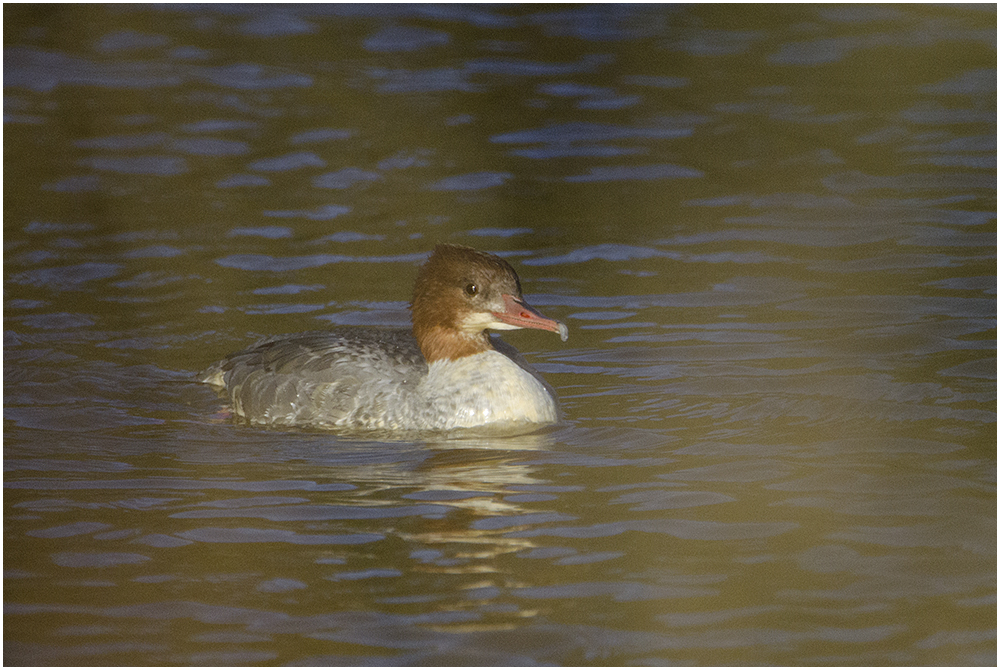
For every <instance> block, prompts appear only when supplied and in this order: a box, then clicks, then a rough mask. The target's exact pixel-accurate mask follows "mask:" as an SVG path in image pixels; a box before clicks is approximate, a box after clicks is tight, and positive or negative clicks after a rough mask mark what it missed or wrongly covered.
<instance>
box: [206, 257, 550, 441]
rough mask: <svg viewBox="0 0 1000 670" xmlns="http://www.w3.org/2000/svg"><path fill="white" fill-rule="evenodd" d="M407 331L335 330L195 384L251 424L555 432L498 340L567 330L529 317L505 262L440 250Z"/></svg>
mask: <svg viewBox="0 0 1000 670" xmlns="http://www.w3.org/2000/svg"><path fill="white" fill-rule="evenodd" d="M409 308H410V313H411V321H412V328H411V329H398V328H396V329H393V328H373V327H351V326H347V327H338V328H332V329H327V330H321V331H312V332H305V333H301V334H296V335H291V336H280V337H270V338H265V339H263V340H260V341H258V342H256V343H255V344H253V345H252V346H250V347H248V348H246V349H243V350H242V351H237V352H235V353H233V354H230V355H228V356H226V357H225V358H223V359H222V360H220V361H218V362H217V363H214V364H213V365H211V366H210V367H209V368H208V369H206V370H205V371H204V372H202V373H201V374H200V375H199V381H201V382H204V383H206V384H208V385H210V386H212V387H214V388H215V389H216V390H217V391H218V392H219V394H220V395H221V396H223V397H224V398H225V399H226V400H228V404H229V407H230V411H231V413H232V414H233V415H235V416H236V417H239V418H240V419H243V420H244V421H246V422H248V423H250V424H257V425H268V426H286V427H308V428H319V429H325V430H346V431H368V430H379V431H434V432H440V431H452V430H460V429H477V428H503V429H510V430H511V432H525V430H526V429H527V430H534V429H535V428H537V427H540V426H544V425H548V424H554V423H558V422H559V421H560V420H561V416H562V415H561V411H560V409H559V405H558V403H557V401H556V394H555V391H554V390H553V389H552V387H551V386H550V385H549V384H548V383H547V382H546V381H545V380H544V379H543V378H542V376H541V375H540V374H539V373H538V372H537V371H536V370H535V369H534V368H532V367H531V366H530V365H529V364H528V362H527V361H526V360H525V359H524V357H523V356H522V355H521V354H520V353H519V352H518V351H517V350H516V349H515V348H514V347H512V346H510V345H508V344H506V343H505V342H504V341H503V340H501V339H499V338H498V337H495V336H491V335H490V333H489V331H491V330H514V329H524V328H527V329H537V330H544V331H551V332H554V333H557V334H558V335H559V336H560V338H561V339H562V341H563V342H565V341H566V339H567V337H568V329H567V327H566V325H565V324H563V323H561V322H559V321H556V320H554V319H550V318H548V317H546V316H544V315H543V314H542V313H540V312H539V311H538V310H536V309H534V308H533V307H531V306H530V305H529V304H528V303H527V302H526V301H525V299H524V296H523V294H522V291H521V280H520V279H519V278H518V276H517V273H516V272H515V271H514V268H512V267H511V266H510V264H509V263H507V261H505V260H503V259H502V258H500V257H499V256H496V255H493V254H490V253H486V252H483V251H477V250H475V249H472V248H470V247H466V246H460V245H455V244H439V245H437V246H436V247H435V248H434V250H433V252H432V253H431V254H430V256H429V257H428V258H427V260H426V261H425V262H424V264H423V265H422V266H421V267H420V269H419V271H418V273H417V278H416V281H415V284H414V288H413V295H412V300H411V302H410V305H409Z"/></svg>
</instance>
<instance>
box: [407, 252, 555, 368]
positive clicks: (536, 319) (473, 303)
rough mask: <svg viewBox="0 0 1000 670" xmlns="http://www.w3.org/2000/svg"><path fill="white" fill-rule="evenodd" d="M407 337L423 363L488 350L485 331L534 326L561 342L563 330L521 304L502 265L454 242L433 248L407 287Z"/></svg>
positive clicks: (512, 276) (513, 278) (517, 287)
mask: <svg viewBox="0 0 1000 670" xmlns="http://www.w3.org/2000/svg"><path fill="white" fill-rule="evenodd" d="M410 310H411V311H412V313H413V335H414V336H415V337H416V338H417V342H418V343H419V344H420V350H421V351H422V352H423V354H424V358H426V359H427V362H428V363H432V362H434V361H436V360H441V359H454V358H461V357H462V356H470V355H472V354H478V353H481V352H483V351H488V350H489V349H492V348H493V347H492V346H491V345H490V340H489V336H488V335H487V334H486V329H488V328H493V329H496V330H511V329H515V328H538V329H540V330H550V331H552V332H555V333H559V334H560V335H561V336H562V339H563V340H565V339H566V333H567V329H566V326H564V325H563V324H561V323H559V322H558V321H555V320H553V319H550V318H548V317H545V316H543V315H542V314H540V313H539V312H538V311H536V310H535V309H533V308H532V307H530V306H529V305H528V304H527V303H525V302H524V297H523V296H522V295H521V282H520V280H519V279H518V277H517V273H516V272H514V268H512V267H511V266H510V265H509V264H508V263H507V261H505V260H503V259H502V258H498V257H497V256H494V255H493V254H487V253H484V252H482V251H476V250H475V249H471V248H469V247H462V246H458V245H454V244H439V245H437V246H436V247H434V252H433V253H432V254H431V255H430V258H428V259H427V261H426V262H425V263H424V264H423V266H422V267H421V268H420V272H419V273H418V274H417V282H416V284H415V286H414V288H413V302H412V303H411V304H410Z"/></svg>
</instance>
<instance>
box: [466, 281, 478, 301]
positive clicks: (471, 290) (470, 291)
mask: <svg viewBox="0 0 1000 670" xmlns="http://www.w3.org/2000/svg"><path fill="white" fill-rule="evenodd" d="M477 293H479V287H478V286H476V285H475V284H467V285H466V287H465V294H466V295H468V296H469V297H470V298H471V297H472V296H474V295H476V294H477Z"/></svg>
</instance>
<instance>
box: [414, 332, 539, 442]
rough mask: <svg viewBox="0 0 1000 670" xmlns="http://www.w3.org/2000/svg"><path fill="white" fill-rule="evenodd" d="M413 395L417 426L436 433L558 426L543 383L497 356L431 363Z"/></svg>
mask: <svg viewBox="0 0 1000 670" xmlns="http://www.w3.org/2000/svg"><path fill="white" fill-rule="evenodd" d="M415 395H416V396H417V397H419V398H420V404H421V405H423V408H422V411H420V412H419V413H420V414H423V417H422V419H423V420H421V421H419V423H425V422H426V423H428V424H431V425H427V426H426V427H427V428H432V429H437V430H442V429H443V430H447V429H451V428H472V427H476V426H484V425H487V424H502V423H537V424H544V423H555V422H556V421H558V420H559V410H558V409H557V407H556V401H555V399H554V398H553V397H552V395H551V394H550V393H549V391H548V389H546V388H545V386H544V385H543V384H542V382H540V381H539V380H538V379H536V378H535V377H534V376H533V375H532V374H531V373H530V372H528V371H526V370H524V369H523V368H521V366H519V365H518V364H517V363H515V362H514V361H512V360H511V359H510V358H508V357H507V356H504V355H503V354H501V353H500V352H498V351H486V352H483V353H481V354H476V355H474V356H465V357H463V358H459V359H457V360H441V361H435V362H434V363H431V365H430V366H429V369H428V372H427V376H426V377H425V378H424V379H423V380H422V381H421V382H420V385H419V386H418V388H417V389H416V393H415Z"/></svg>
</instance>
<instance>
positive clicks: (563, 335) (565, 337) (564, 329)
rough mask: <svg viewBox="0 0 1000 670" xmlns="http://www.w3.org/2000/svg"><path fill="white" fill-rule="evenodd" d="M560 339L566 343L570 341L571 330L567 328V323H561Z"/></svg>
mask: <svg viewBox="0 0 1000 670" xmlns="http://www.w3.org/2000/svg"><path fill="white" fill-rule="evenodd" d="M558 332H559V337H560V338H562V341H563V342H565V341H566V340H568V339H569V328H567V327H566V324H565V323H562V322H559V331H558Z"/></svg>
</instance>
